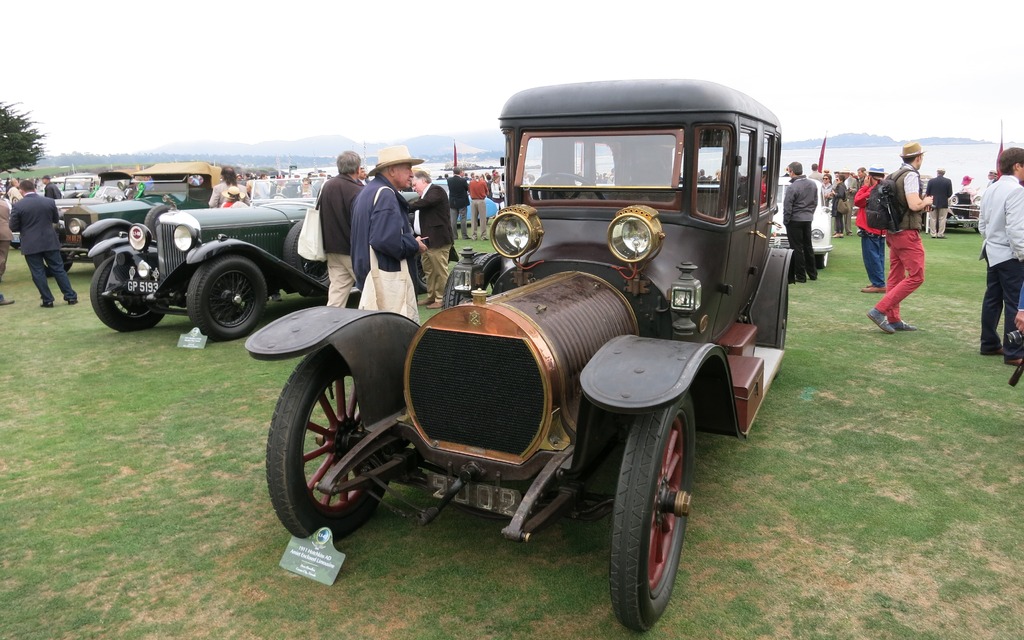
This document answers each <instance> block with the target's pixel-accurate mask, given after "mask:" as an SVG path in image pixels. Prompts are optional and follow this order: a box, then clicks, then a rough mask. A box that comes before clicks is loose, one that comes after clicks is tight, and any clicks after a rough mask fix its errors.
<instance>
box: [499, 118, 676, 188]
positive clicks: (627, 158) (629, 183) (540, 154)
mask: <svg viewBox="0 0 1024 640" xmlns="http://www.w3.org/2000/svg"><path fill="white" fill-rule="evenodd" d="M677 134H678V135H677ZM682 142H683V140H682V134H681V133H679V132H670V131H664V132H661V131H659V132H652V133H643V134H637V133H630V134H623V133H615V132H608V133H594V132H587V133H579V134H574V133H564V132H558V133H550V134H532V135H530V136H528V137H527V138H525V139H524V147H523V150H522V162H521V163H520V165H521V167H522V169H521V170H520V171H519V172H518V176H517V183H516V186H522V187H527V188H529V189H530V194H531V197H532V198H535V199H558V198H577V197H583V198H588V197H595V198H597V199H611V198H613V197H615V196H616V194H615V193H613V192H614V191H623V192H625V191H637V190H652V189H657V190H665V189H673V190H674V189H675V188H676V187H677V186H678V184H679V172H680V168H681V167H682V157H683V153H682V148H683V147H682ZM588 192H589V193H588ZM621 196H622V197H631V196H628V195H626V194H625V193H623V194H621ZM665 197H666V199H668V200H671V199H672V198H673V197H674V194H673V193H672V192H669V193H666V194H665Z"/></svg>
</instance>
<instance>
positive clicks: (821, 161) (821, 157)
mask: <svg viewBox="0 0 1024 640" xmlns="http://www.w3.org/2000/svg"><path fill="white" fill-rule="evenodd" d="M826 140H828V131H826V132H825V137H824V138H822V139H821V153H819V154H818V171H821V172H824V171H825V141H826Z"/></svg>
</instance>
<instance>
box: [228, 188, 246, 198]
mask: <svg viewBox="0 0 1024 640" xmlns="http://www.w3.org/2000/svg"><path fill="white" fill-rule="evenodd" d="M225 194H226V195H227V197H229V198H231V199H233V200H239V199H241V197H242V190H241V189H239V188H238V187H234V186H232V187H228V188H227V190H226V191H225Z"/></svg>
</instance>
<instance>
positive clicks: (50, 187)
mask: <svg viewBox="0 0 1024 640" xmlns="http://www.w3.org/2000/svg"><path fill="white" fill-rule="evenodd" d="M43 185H45V186H44V187H43V195H44V196H46V197H47V198H50V199H51V200H60V199H61V198H63V197H64V196H63V195H62V194H61V192H60V187H58V186H57V185H55V184H53V183H52V182H50V176H43Z"/></svg>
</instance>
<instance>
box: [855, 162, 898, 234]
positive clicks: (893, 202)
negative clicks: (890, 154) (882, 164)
mask: <svg viewBox="0 0 1024 640" xmlns="http://www.w3.org/2000/svg"><path fill="white" fill-rule="evenodd" d="M907 171H908V170H907V169H900V170H899V171H896V172H895V173H894V174H892V175H891V176H889V177H888V178H884V179H883V180H882V181H880V182H879V183H878V184H876V185H875V188H874V189H872V190H871V193H870V194H869V195H868V202H867V206H866V207H865V208H864V215H865V218H866V219H867V223H868V226H869V227H871V228H872V229H881V230H883V231H899V228H900V223H902V222H903V215H904V213H905V212H906V209H905V208H904V207H902V206H901V205H900V202H899V199H898V198H897V197H896V189H898V188H899V187H898V185H897V181H898V180H899V179H900V177H901V176H903V175H904V174H906V173H907Z"/></svg>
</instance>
